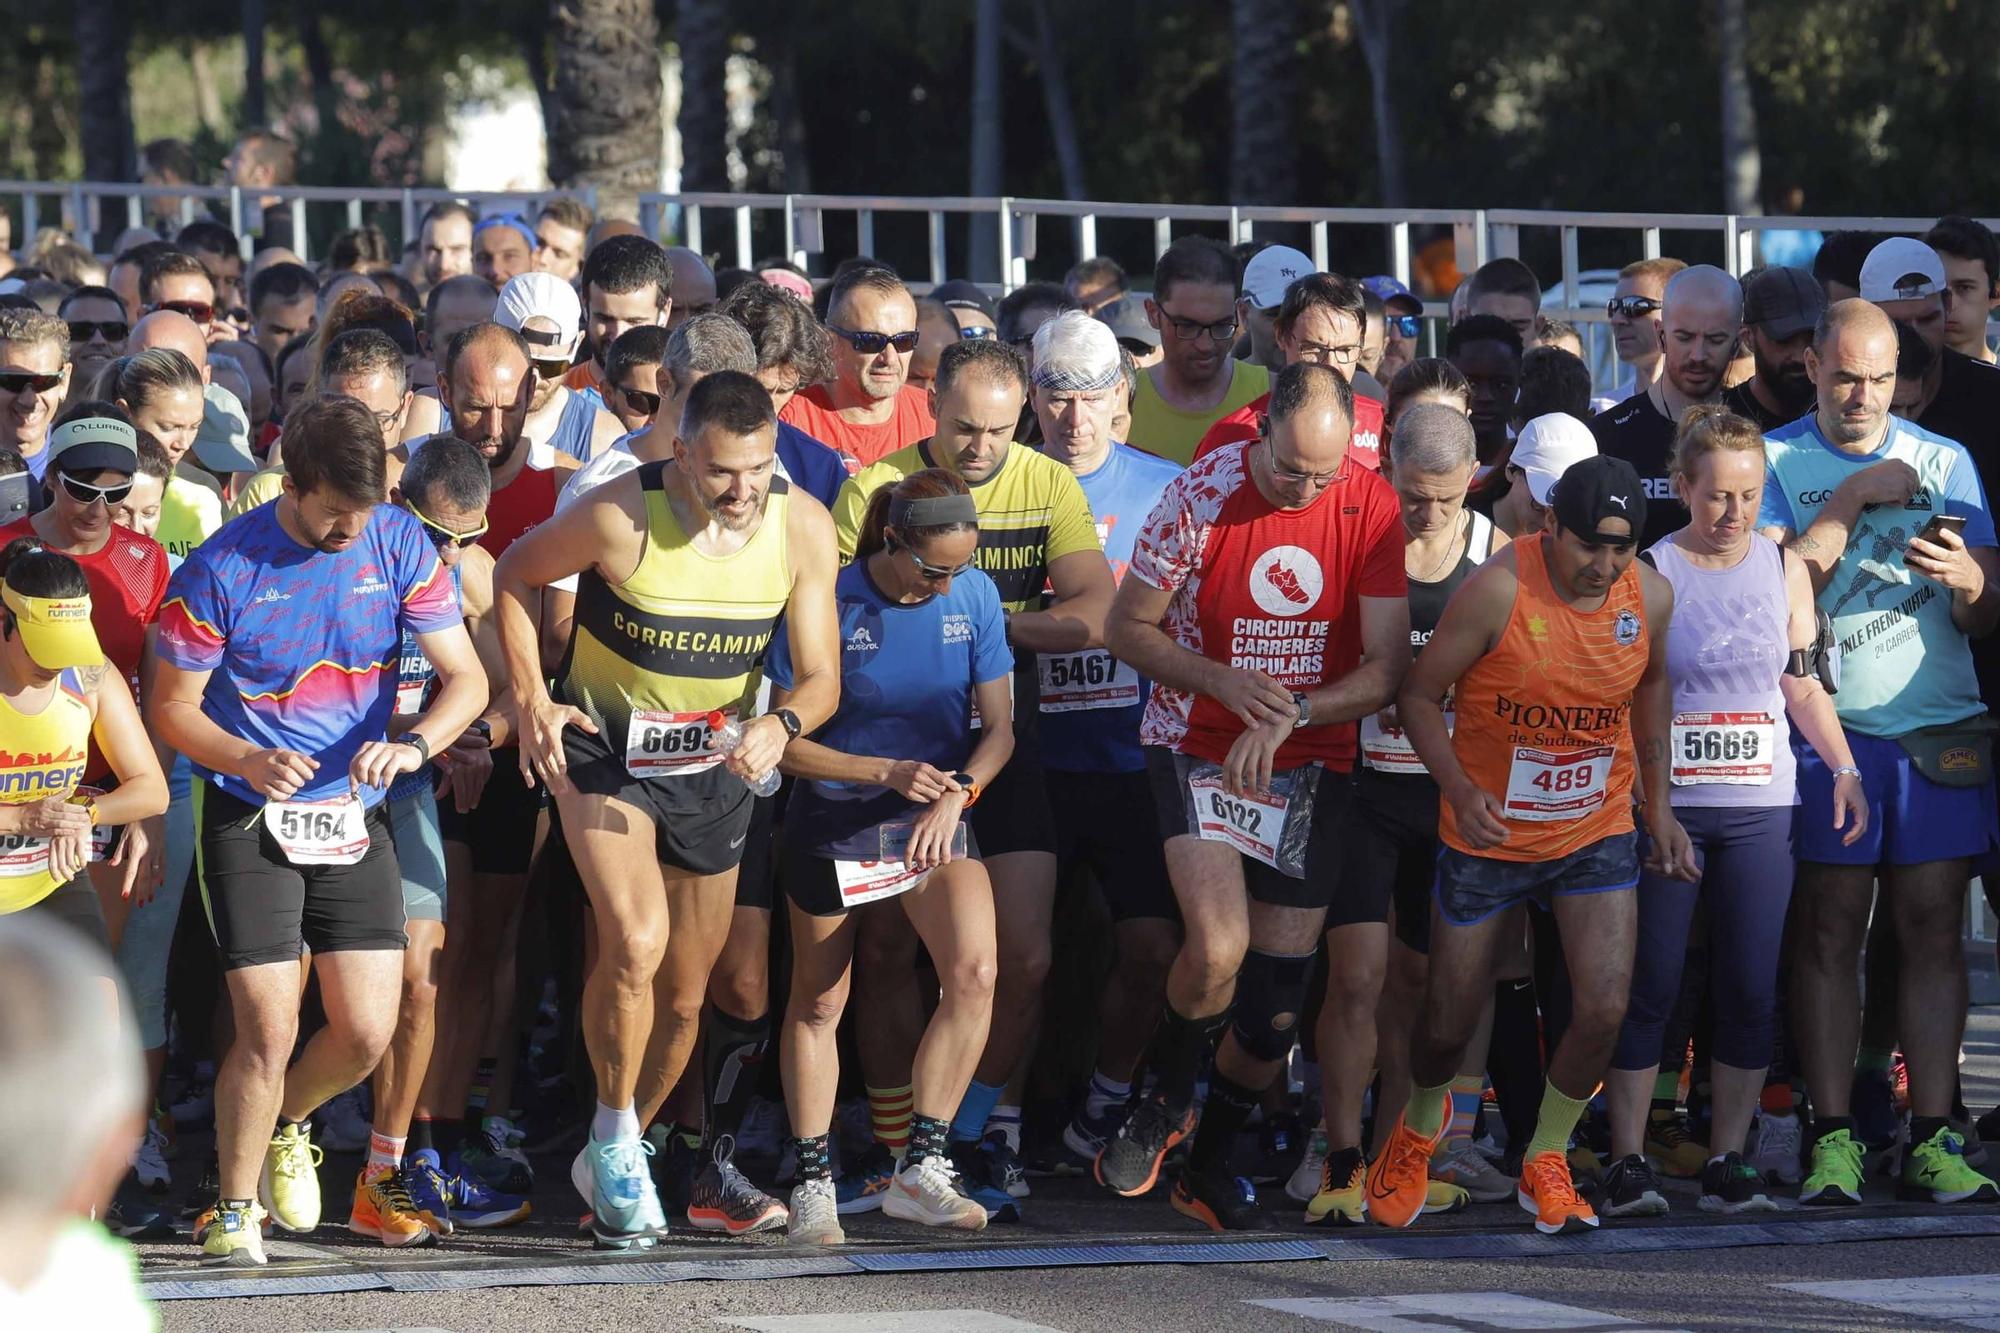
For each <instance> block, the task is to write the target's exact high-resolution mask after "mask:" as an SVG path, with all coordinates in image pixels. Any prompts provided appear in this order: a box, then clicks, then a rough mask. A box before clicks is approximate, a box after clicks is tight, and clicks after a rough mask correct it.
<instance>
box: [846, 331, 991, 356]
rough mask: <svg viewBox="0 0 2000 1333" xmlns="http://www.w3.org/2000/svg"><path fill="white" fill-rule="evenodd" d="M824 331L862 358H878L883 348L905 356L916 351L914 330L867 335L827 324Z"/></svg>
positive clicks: (915, 332) (915, 333)
mask: <svg viewBox="0 0 2000 1333" xmlns="http://www.w3.org/2000/svg"><path fill="white" fill-rule="evenodd" d="M826 331H827V332H828V333H831V334H833V335H834V336H835V337H837V338H844V339H846V340H847V345H848V346H849V347H852V348H853V349H854V350H855V351H857V352H860V353H861V354H862V355H864V356H879V355H881V353H882V349H883V348H885V347H893V348H895V349H896V350H897V351H899V352H902V353H904V354H906V355H907V354H908V353H910V352H914V351H916V350H917V331H916V330H915V329H911V330H910V331H909V332H908V333H867V332H864V331H859V330H855V329H843V328H840V327H839V326H837V325H833V324H829V325H827V326H826ZM961 336H962V335H961Z"/></svg>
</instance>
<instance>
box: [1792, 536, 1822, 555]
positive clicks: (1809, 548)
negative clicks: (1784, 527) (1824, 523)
mask: <svg viewBox="0 0 2000 1333" xmlns="http://www.w3.org/2000/svg"><path fill="white" fill-rule="evenodd" d="M1785 545H1786V546H1787V547H1788V548H1790V549H1791V550H1794V551H1797V552H1798V553H1799V554H1800V555H1802V556H1806V555H1816V554H1818V552H1819V549H1820V547H1819V541H1818V540H1817V539H1816V538H1815V537H1814V536H1813V535H1812V534H1811V533H1810V532H1801V533H1800V534H1799V535H1798V536H1796V537H1794V538H1792V539H1791V540H1790V541H1788V542H1786V543H1785Z"/></svg>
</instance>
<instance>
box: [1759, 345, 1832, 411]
mask: <svg viewBox="0 0 2000 1333" xmlns="http://www.w3.org/2000/svg"><path fill="white" fill-rule="evenodd" d="M1751 356H1752V357H1753V358H1754V359H1755V360H1756V362H1757V380H1758V382H1759V383H1760V384H1762V385H1763V386H1764V388H1765V390H1766V391H1767V392H1769V393H1770V395H1771V396H1772V397H1773V398H1775V399H1777V400H1778V406H1780V407H1782V408H1784V409H1785V410H1786V411H1787V412H1799V413H1803V412H1804V411H1805V410H1806V409H1807V408H1809V407H1811V406H1812V404H1813V398H1814V395H1815V393H1816V390H1815V389H1814V388H1813V382H1812V381H1811V380H1809V379H1807V378H1806V372H1805V367H1804V366H1800V365H1791V366H1774V365H1772V364H1771V363H1770V362H1768V361H1766V360H1765V359H1764V358H1763V356H1761V355H1760V354H1758V353H1757V351H1756V350H1755V349H1754V348H1753V349H1752V350H1751Z"/></svg>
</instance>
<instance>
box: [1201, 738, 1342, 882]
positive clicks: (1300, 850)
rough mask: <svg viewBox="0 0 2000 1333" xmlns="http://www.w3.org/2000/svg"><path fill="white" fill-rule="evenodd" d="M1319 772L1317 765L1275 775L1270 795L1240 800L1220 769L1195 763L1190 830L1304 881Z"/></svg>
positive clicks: (1202, 762) (1202, 761)
mask: <svg viewBox="0 0 2000 1333" xmlns="http://www.w3.org/2000/svg"><path fill="white" fill-rule="evenodd" d="M1319 772H1320V770H1319V768H1318V766H1317V765H1308V766H1307V767H1305V768H1295V769H1292V770H1291V771H1289V772H1285V773H1278V774H1274V775H1273V776H1272V778H1271V790H1270V791H1268V792H1253V793H1246V794H1244V795H1241V796H1239V795H1235V794H1233V793H1232V792H1230V790H1229V789H1228V786H1227V785H1226V784H1225V783H1224V782H1223V780H1222V766H1221V765H1219V764H1212V763H1209V762H1207V761H1206V760H1196V761H1194V764H1193V767H1192V768H1191V769H1190V770H1189V772H1188V796H1189V797H1190V799H1191V803H1192V807H1193V813H1192V815H1191V816H1190V818H1189V821H1188V822H1189V828H1188V832H1190V833H1192V834H1193V835H1194V836H1195V837H1197V838H1200V839H1202V840H1204V841H1206V842H1226V843H1228V844H1229V845H1230V846H1231V847H1234V848H1235V849H1236V850H1237V851H1239V852H1241V853H1243V855H1245V856H1248V857H1251V858H1253V859H1254V860H1258V861H1262V862H1263V863H1264V864H1265V865H1267V866H1270V867H1271V868H1272V869H1274V870H1277V871H1280V872H1282V873H1283V874H1286V875H1289V876H1290V877H1291V878H1293V879H1304V878H1305V873H1306V865H1305V856H1306V841H1307V839H1308V837H1309V836H1310V834H1311V830H1312V803H1313V796H1314V794H1315V793H1316V792H1317V791H1318V789H1319Z"/></svg>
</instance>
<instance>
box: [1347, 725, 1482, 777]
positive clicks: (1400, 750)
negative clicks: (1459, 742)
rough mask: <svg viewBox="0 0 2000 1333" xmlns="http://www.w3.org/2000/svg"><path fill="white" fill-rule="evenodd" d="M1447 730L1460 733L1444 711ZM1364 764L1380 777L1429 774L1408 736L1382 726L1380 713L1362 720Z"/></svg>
mask: <svg viewBox="0 0 2000 1333" xmlns="http://www.w3.org/2000/svg"><path fill="white" fill-rule="evenodd" d="M1444 728H1445V730H1446V731H1456V730H1457V729H1458V720H1457V718H1456V717H1455V716H1454V715H1453V714H1452V712H1451V711H1450V710H1449V709H1447V710H1446V711H1445V715H1444ZM1361 762H1362V763H1364V764H1366V765H1368V767H1370V768H1372V769H1374V770H1375V771H1376V772H1378V773H1422V774H1428V773H1429V772H1430V770H1429V769H1427V768H1425V767H1424V761H1423V760H1422V759H1419V758H1418V757H1417V747H1416V746H1414V745H1412V744H1410V738H1409V735H1408V734H1407V733H1406V732H1405V731H1404V730H1403V729H1402V728H1401V727H1385V726H1383V725H1382V715H1381V714H1380V713H1370V714H1368V715H1367V716H1366V717H1364V718H1362V719H1361Z"/></svg>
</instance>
